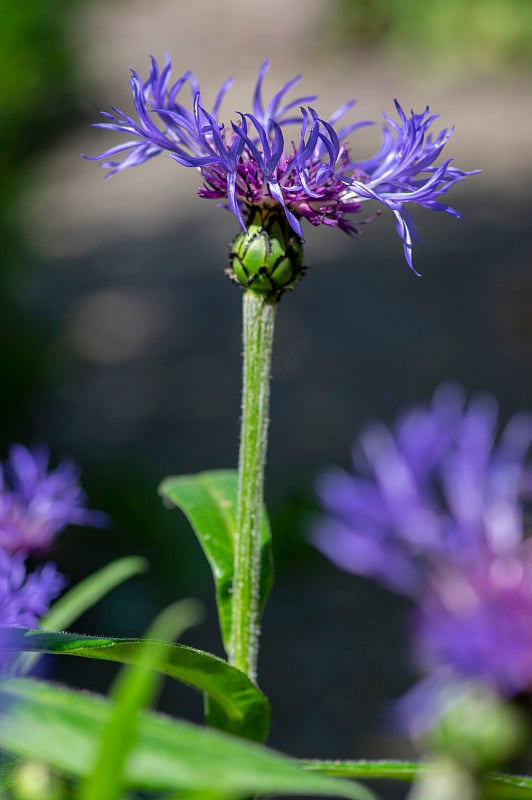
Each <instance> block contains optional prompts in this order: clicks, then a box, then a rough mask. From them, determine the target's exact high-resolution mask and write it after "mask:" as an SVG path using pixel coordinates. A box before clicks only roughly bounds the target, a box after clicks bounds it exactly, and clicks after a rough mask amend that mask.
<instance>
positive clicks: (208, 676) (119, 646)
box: [10, 629, 270, 742]
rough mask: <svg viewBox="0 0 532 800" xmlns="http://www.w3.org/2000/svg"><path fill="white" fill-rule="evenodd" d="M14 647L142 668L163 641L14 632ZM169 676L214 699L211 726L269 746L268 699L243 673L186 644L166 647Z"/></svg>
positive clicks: (163, 662) (161, 663) (163, 665)
mask: <svg viewBox="0 0 532 800" xmlns="http://www.w3.org/2000/svg"><path fill="white" fill-rule="evenodd" d="M10 633H11V637H10V642H11V644H10V646H11V647H13V648H19V647H22V648H24V649H26V650H32V651H36V652H41V653H55V654H60V655H71V656H82V657H84V658H95V659H99V660H103V661H114V662H116V663H120V664H139V663H141V662H142V659H143V657H144V656H143V654H144V653H145V652H146V653H147V652H148V651H149V650H150V648H153V649H154V651H155V653H156V654H157V653H158V652H159V645H160V643H159V642H149V641H146V640H145V639H144V640H141V639H113V638H107V637H106V638H104V637H95V636H79V635H77V634H73V633H48V632H46V631H27V630H23V629H21V630H20V631H10ZM157 664H158V666H157V668H158V670H159V671H160V672H161V673H163V674H164V675H168V676H169V677H171V678H175V679H177V680H179V681H181V682H182V683H185V684H187V685H188V686H192V687H193V688H195V689H198V690H199V691H201V692H204V693H205V694H206V695H207V696H208V698H209V710H210V716H209V721H210V723H211V724H212V725H213V726H214V727H217V728H220V729H221V730H224V731H228V732H229V733H233V734H235V735H238V736H242V737H244V738H247V739H252V740H255V741H260V742H263V741H264V740H265V739H266V736H267V734H268V729H269V724H270V707H269V704H268V701H267V700H266V698H265V697H264V695H263V694H262V693H261V692H260V690H259V689H257V687H256V686H254V684H253V683H252V682H251V681H250V680H249V679H248V678H247V677H246V676H245V675H244V674H243V673H242V672H240V671H239V670H237V669H235V668H234V667H231V666H230V665H229V664H227V662H226V661H223V660H222V659H221V658H217V657H216V656H213V655H211V654H210V653H204V652H202V651H201V650H196V649H195V648H193V647H187V646H186V645H182V644H172V645H165V648H164V652H163V654H162V656H161V658H160V659H159V660H158V662H157Z"/></svg>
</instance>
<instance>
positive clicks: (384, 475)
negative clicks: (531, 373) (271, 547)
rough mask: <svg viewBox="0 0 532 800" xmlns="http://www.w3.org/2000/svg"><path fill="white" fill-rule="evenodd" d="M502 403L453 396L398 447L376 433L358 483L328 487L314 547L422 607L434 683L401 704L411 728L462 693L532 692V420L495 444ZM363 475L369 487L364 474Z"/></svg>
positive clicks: (516, 421)
mask: <svg viewBox="0 0 532 800" xmlns="http://www.w3.org/2000/svg"><path fill="white" fill-rule="evenodd" d="M496 423H497V408H496V405H495V402H494V401H493V399H492V398H490V397H488V396H485V395H484V396H477V397H475V398H473V400H472V401H471V402H470V403H469V405H466V404H465V402H464V396H463V393H462V392H461V391H460V390H459V389H457V388H456V387H453V386H449V385H446V386H442V387H440V389H438V390H437V391H436V392H435V394H434V397H433V399H432V403H431V405H430V406H429V407H428V408H424V407H419V408H415V409H414V410H412V411H410V412H409V413H408V414H406V415H405V416H404V417H402V418H401V419H400V420H399V422H398V424H397V425H396V427H395V429H394V431H393V433H391V432H390V431H388V430H387V429H386V428H385V427H384V426H380V425H374V426H372V427H371V428H369V429H367V430H366V431H365V432H364V433H363V435H362V436H361V438H360V446H359V448H357V449H356V450H355V452H354V460H355V465H356V467H357V470H358V473H359V474H356V475H352V474H349V473H346V472H342V471H340V470H336V471H331V472H329V473H327V474H325V475H323V476H322V478H321V479H320V481H319V485H318V493H319V495H320V497H321V500H322V503H323V505H324V507H325V510H326V512H327V514H326V516H323V517H322V518H320V519H318V521H317V522H316V523H315V527H314V531H313V534H312V538H313V541H314V543H315V544H316V545H317V546H318V548H319V549H320V550H322V551H323V552H324V553H325V554H326V555H328V556H329V558H331V560H332V561H334V562H335V563H336V564H337V565H338V566H340V567H342V568H344V569H346V570H348V571H351V572H354V573H357V574H361V575H366V576H370V577H374V578H376V579H377V580H379V581H380V582H382V583H383V584H384V585H386V586H387V587H388V588H391V589H392V590H395V591H398V592H401V593H403V594H406V595H407V596H409V597H410V598H411V599H412V600H413V602H414V608H413V614H412V635H413V645H414V651H415V658H416V663H417V664H418V666H420V667H421V670H422V671H423V673H424V674H425V676H426V677H425V678H424V680H422V682H421V683H420V684H418V686H416V687H414V689H413V690H412V691H411V692H409V693H408V695H407V696H406V698H404V699H403V700H402V701H401V703H400V716H401V719H402V721H403V722H405V721H407V724H408V725H409V726H411V727H412V728H413V729H417V730H418V731H423V730H426V729H427V728H430V727H431V726H432V725H433V724H434V723H435V721H436V720H437V718H438V716H439V715H440V714H441V713H444V710H445V707H446V706H447V705H448V704H449V702H451V703H452V702H455V700H456V699H457V698H459V696H460V694H461V691H462V690H461V689H460V686H462V687H466V686H467V685H469V683H470V682H480V683H483V684H485V685H487V686H489V687H490V688H491V690H495V691H496V692H497V693H498V694H499V695H500V696H502V697H512V696H514V695H516V694H518V693H520V692H532V624H531V620H532V540H531V539H527V538H526V537H525V532H524V527H525V524H524V518H523V508H522V504H523V500H524V499H525V498H526V497H530V489H531V482H530V479H531V471H530V463H529V461H528V455H529V450H530V447H531V445H532V417H531V416H530V415H529V414H519V415H516V416H514V417H513V418H512V419H511V420H510V421H509V422H508V424H507V425H506V427H505V428H504V430H503V431H502V434H501V435H500V436H497V433H496ZM360 473H361V474H360Z"/></svg>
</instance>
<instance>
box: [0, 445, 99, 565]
mask: <svg viewBox="0 0 532 800" xmlns="http://www.w3.org/2000/svg"><path fill="white" fill-rule="evenodd" d="M86 501H87V498H86V496H85V493H84V492H83V490H82V489H81V487H80V485H79V470H78V468H77V467H76V465H75V464H73V463H72V462H69V461H63V462H61V463H60V464H59V466H58V467H56V468H55V469H52V470H50V469H49V457H48V451H47V450H46V449H45V448H36V449H34V450H33V451H30V450H27V449H26V448H25V447H23V446H22V445H15V446H14V447H12V448H11V450H10V453H9V458H8V459H7V460H6V461H5V462H4V464H3V465H0V547H3V548H4V549H5V550H7V551H9V552H11V553H18V552H20V553H23V554H25V555H28V554H30V553H31V554H40V553H43V552H45V551H46V550H47V549H48V548H49V547H50V545H51V543H52V541H53V540H54V538H55V537H56V536H57V535H58V534H59V533H60V532H61V531H62V530H63V528H65V527H66V526H67V525H95V526H102V525H104V524H105V521H106V516H105V514H102V513H101V512H99V511H89V510H87V508H86V507H85V505H86Z"/></svg>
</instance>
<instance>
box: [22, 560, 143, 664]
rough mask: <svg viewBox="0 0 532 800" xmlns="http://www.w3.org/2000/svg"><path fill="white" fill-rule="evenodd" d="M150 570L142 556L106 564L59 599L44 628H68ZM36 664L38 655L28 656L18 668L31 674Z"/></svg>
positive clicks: (42, 622)
mask: <svg viewBox="0 0 532 800" xmlns="http://www.w3.org/2000/svg"><path fill="white" fill-rule="evenodd" d="M146 568H147V562H146V561H145V560H144V559H143V558H139V557H138V556H126V557H125V558H118V559H116V561H113V562H111V564H106V565H105V567H102V569H99V570H98V571H97V572H93V574H92V575H89V577H88V578H85V580H83V581H81V582H80V583H78V584H77V585H76V586H74V587H73V588H72V589H69V590H68V591H67V592H65V594H64V595H62V597H60V598H59V600H56V602H55V603H54V605H53V606H52V608H51V609H50V610H49V612H48V614H46V616H45V617H43V619H42V620H41V624H42V626H43V628H46V629H47V630H49V631H58V630H61V629H63V628H68V626H69V625H71V624H72V623H73V622H75V621H76V620H77V619H78V618H79V617H81V615H82V614H84V613H85V611H88V609H89V608H92V606H94V605H96V603H97V602H98V601H99V600H101V599H102V598H103V597H105V595H107V594H109V592H110V591H112V590H113V589H114V588H115V587H117V586H119V585H120V584H121V583H124V581H127V580H128V579H129V578H132V577H133V576H134V575H138V574H139V573H140V572H144V570H145V569H146ZM24 649H27V650H30V649H31V648H29V647H28V648H24ZM36 661H37V656H35V655H29V654H28V653H25V654H24V655H22V656H21V657H20V658H19V659H18V662H17V668H18V670H19V671H20V672H22V673H25V672H29V671H30V670H31V669H32V667H33V666H34V664H35V662H36Z"/></svg>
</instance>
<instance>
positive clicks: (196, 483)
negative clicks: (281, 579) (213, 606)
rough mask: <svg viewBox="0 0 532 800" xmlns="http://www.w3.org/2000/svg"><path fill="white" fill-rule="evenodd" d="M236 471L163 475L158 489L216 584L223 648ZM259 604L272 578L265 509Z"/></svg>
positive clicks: (228, 633)
mask: <svg viewBox="0 0 532 800" xmlns="http://www.w3.org/2000/svg"><path fill="white" fill-rule="evenodd" d="M237 481H238V473H237V472H236V471H234V470H216V471H211V472H200V473H198V474H197V475H183V476H180V477H171V478H166V480H164V481H163V482H162V484H161V486H160V487H159V493H160V494H161V495H162V497H163V498H165V499H166V500H170V502H172V503H173V504H174V505H176V506H177V507H178V508H180V509H181V511H183V513H184V514H185V516H186V517H187V519H188V521H189V522H190V524H191V525H192V527H193V529H194V532H195V534H196V536H197V537H198V539H199V542H200V544H201V546H202V548H203V552H204V553H205V555H206V557H207V560H208V562H209V564H210V567H211V570H212V574H213V576H214V583H215V586H216V600H217V603H218V615H219V618H220V627H221V630H222V638H223V641H224V646H225V649H226V652H227V653H228V655H229V641H230V638H231V600H232V598H231V590H232V584H233V571H234V541H235V531H236V497H237ZM262 542H263V544H262V562H261V585H260V608H261V609H262V608H263V607H264V603H265V602H266V599H267V597H268V594H269V593H270V589H271V585H272V580H273V559H272V553H271V534H270V526H269V523H268V518H267V515H266V511H264V520H263V525H262Z"/></svg>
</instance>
